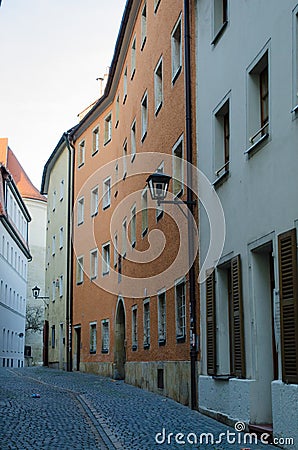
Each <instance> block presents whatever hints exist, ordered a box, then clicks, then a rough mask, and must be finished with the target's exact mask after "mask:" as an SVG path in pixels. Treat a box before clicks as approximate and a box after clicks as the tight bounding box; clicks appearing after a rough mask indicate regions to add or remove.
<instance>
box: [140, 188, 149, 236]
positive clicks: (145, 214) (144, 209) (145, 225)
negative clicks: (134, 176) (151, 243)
mask: <svg viewBox="0 0 298 450" xmlns="http://www.w3.org/2000/svg"><path fill="white" fill-rule="evenodd" d="M141 209H142V237H144V236H145V235H146V234H147V232H148V189H147V187H146V188H145V189H144V190H143V192H142V194H141Z"/></svg>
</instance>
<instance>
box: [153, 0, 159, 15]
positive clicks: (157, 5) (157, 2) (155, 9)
mask: <svg viewBox="0 0 298 450" xmlns="http://www.w3.org/2000/svg"><path fill="white" fill-rule="evenodd" d="M160 1H161V0H154V14H156V13H157V10H158V7H159V4H160Z"/></svg>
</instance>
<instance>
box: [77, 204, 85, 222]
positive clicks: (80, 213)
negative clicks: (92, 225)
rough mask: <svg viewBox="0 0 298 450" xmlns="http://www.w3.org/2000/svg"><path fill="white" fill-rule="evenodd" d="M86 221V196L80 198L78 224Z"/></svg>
mask: <svg viewBox="0 0 298 450" xmlns="http://www.w3.org/2000/svg"><path fill="white" fill-rule="evenodd" d="M82 223H84V197H81V198H80V199H79V200H78V225H81V224H82Z"/></svg>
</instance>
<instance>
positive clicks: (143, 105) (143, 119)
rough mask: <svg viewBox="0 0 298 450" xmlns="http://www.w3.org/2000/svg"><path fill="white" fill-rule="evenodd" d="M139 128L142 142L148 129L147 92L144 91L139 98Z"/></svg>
mask: <svg viewBox="0 0 298 450" xmlns="http://www.w3.org/2000/svg"><path fill="white" fill-rule="evenodd" d="M141 129H142V136H141V141H142V142H143V141H144V139H145V137H146V136H147V131H148V92H147V91H146V92H145V94H144V95H143V97H142V100H141Z"/></svg>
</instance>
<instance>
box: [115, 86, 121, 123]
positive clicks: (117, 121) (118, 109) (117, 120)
mask: <svg viewBox="0 0 298 450" xmlns="http://www.w3.org/2000/svg"><path fill="white" fill-rule="evenodd" d="M119 113H120V94H118V95H117V98H116V106H115V128H117V127H118V124H119Z"/></svg>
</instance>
